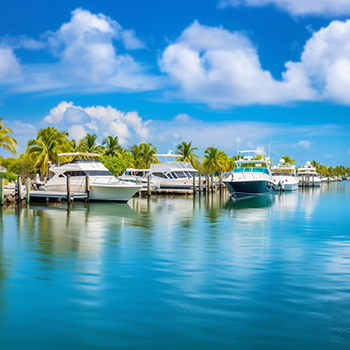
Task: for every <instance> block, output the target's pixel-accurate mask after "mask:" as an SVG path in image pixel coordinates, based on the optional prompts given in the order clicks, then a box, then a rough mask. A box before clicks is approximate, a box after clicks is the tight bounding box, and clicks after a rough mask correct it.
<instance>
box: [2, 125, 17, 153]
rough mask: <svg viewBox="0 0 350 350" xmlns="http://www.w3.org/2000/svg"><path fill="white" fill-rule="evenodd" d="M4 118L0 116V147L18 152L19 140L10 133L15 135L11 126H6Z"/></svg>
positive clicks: (11, 151)
mask: <svg viewBox="0 0 350 350" xmlns="http://www.w3.org/2000/svg"><path fill="white" fill-rule="evenodd" d="M2 121H3V118H0V147H1V148H3V149H4V150H5V151H8V152H10V153H11V154H17V150H16V147H17V145H18V142H17V140H16V139H14V138H13V137H11V136H9V135H13V133H12V130H11V129H10V128H4V123H3V122H2Z"/></svg>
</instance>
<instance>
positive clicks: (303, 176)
mask: <svg viewBox="0 0 350 350" xmlns="http://www.w3.org/2000/svg"><path fill="white" fill-rule="evenodd" d="M301 179H302V181H301V185H302V187H304V186H305V174H303V175H302V177H301Z"/></svg>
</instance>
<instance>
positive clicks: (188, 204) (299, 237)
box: [0, 181, 350, 350]
mask: <svg viewBox="0 0 350 350" xmlns="http://www.w3.org/2000/svg"><path fill="white" fill-rule="evenodd" d="M349 194H350V182H349V181H343V182H333V183H330V184H325V185H322V186H321V187H318V188H299V191H292V192H284V193H280V192H276V193H275V194H273V195H266V196H258V197H252V198H248V199H238V200H234V199H233V198H232V196H230V195H229V192H228V191H227V190H225V191H222V192H220V191H217V192H215V193H214V194H211V193H210V194H209V195H204V196H198V195H197V196H180V197H176V198H173V197H169V196H152V197H142V198H139V197H138V196H136V197H134V198H132V199H131V200H130V201H129V202H128V203H127V204H126V203H104V202H90V203H84V202H83V201H74V202H73V203H72V205H71V206H68V205H67V203H66V202H65V201H64V202H50V203H49V204H45V203H32V204H30V205H28V206H27V205H21V206H18V205H12V206H5V207H1V208H0V222H1V225H0V234H1V241H0V307H1V310H2V313H1V322H0V339H1V344H2V346H4V348H5V349H12V348H16V349H17V348H23V347H26V346H27V345H28V344H30V343H31V342H32V341H33V339H35V348H36V349H37V350H41V349H43V350H44V349H45V350H46V349H47V344H48V343H50V344H51V345H50V348H51V349H53V350H56V349H57V350H58V349H62V348H67V347H68V348H73V347H72V344H74V347H75V348H84V349H87V350H93V349H96V348H98V347H100V346H103V344H108V346H112V347H123V348H127V349H138V348H146V349H163V348H168V349H174V350H175V349H180V348H181V349H193V348H201V349H205V348H211V349H213V348H220V349H232V347H234V348H238V349H243V348H254V349H266V348H270V349H280V348H283V349H295V348H298V349H301V350H303V349H305V350H306V349H310V348H320V349H322V348H329V349H346V348H347V346H348V344H349V341H350V338H349V334H350V328H349V322H348V320H349V318H350V314H349V308H348V307H347V305H348V300H349V298H350V294H349V293H350V292H349V288H348V287H349V283H348V271H349V268H350V266H349V262H348V260H349V259H348V249H349V244H348V242H349V239H350V237H349V222H348V208H349V205H350V202H349V198H350V196H349ZM24 286H25V287H24ZM310 300H312V302H310ZM267 319H268V324H267V322H266V320H267ZM252 329H253V330H254V336H251V334H252ZM19 332H20V334H21V336H20V337H19V336H18V333H19ZM83 335H84V336H83ZM30 348H31V347H30Z"/></svg>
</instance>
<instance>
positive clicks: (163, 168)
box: [149, 151, 205, 190]
mask: <svg viewBox="0 0 350 350" xmlns="http://www.w3.org/2000/svg"><path fill="white" fill-rule="evenodd" d="M156 157H158V158H164V159H165V161H164V162H162V163H154V164H151V168H150V169H149V174H150V175H151V178H152V180H153V181H154V182H156V183H158V184H159V187H160V188H161V189H179V190H180V189H193V177H195V183H196V186H198V185H199V177H198V172H197V170H196V169H194V168H193V166H192V165H191V163H189V162H178V161H173V160H170V161H169V160H168V158H170V159H174V158H179V157H180V155H178V154H172V153H171V151H170V152H169V153H168V154H156ZM204 181H205V177H204V176H203V178H202V180H201V182H202V184H203V183H204Z"/></svg>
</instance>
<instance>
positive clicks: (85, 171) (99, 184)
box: [44, 152, 142, 202]
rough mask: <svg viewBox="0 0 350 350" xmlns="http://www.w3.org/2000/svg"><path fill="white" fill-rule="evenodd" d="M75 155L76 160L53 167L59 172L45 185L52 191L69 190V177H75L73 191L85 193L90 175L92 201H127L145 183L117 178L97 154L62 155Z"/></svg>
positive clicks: (63, 154) (77, 153)
mask: <svg viewBox="0 0 350 350" xmlns="http://www.w3.org/2000/svg"><path fill="white" fill-rule="evenodd" d="M63 156H64V157H72V160H71V161H69V162H67V163H63V164H60V163H58V164H56V165H53V166H51V168H50V171H52V172H53V173H54V174H55V175H54V176H53V177H52V178H51V179H50V180H49V181H48V182H47V183H46V185H45V186H44V187H45V189H47V190H48V191H57V192H66V191H67V176H68V175H70V177H71V191H72V192H76V193H84V192H85V179H86V175H89V178H90V200H98V201H113V202H127V201H128V200H129V199H130V198H131V197H132V196H133V195H134V194H135V193H137V192H138V191H139V190H140V188H141V187H142V186H141V185H137V184H133V183H130V182H123V181H120V180H118V179H116V178H115V177H114V176H113V175H112V174H111V173H110V172H109V170H108V169H107V168H106V167H105V166H104V165H103V164H102V163H101V162H100V161H99V160H95V159H94V158H95V157H99V156H100V155H99V154H95V153H80V152H76V153H61V154H59V155H58V157H59V158H58V159H60V157H63Z"/></svg>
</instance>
